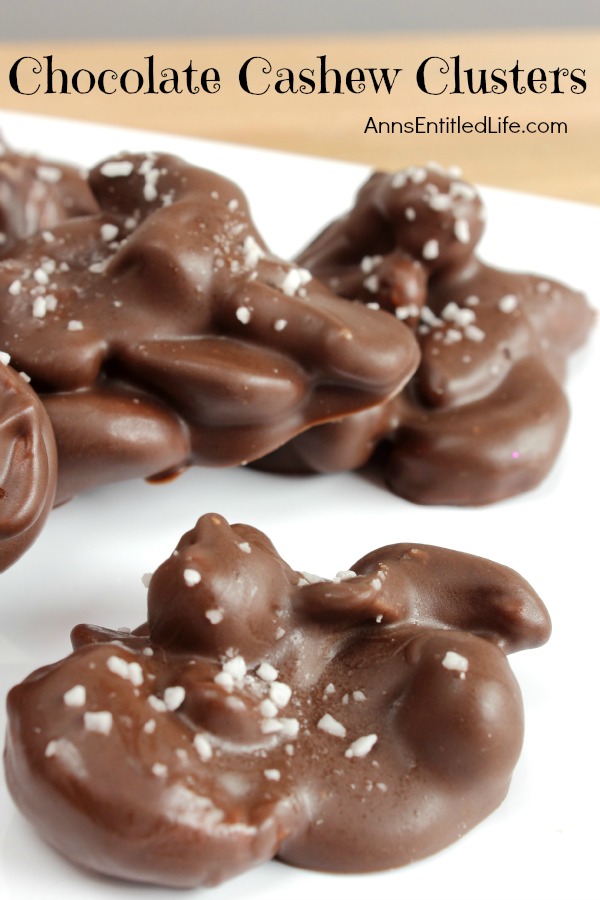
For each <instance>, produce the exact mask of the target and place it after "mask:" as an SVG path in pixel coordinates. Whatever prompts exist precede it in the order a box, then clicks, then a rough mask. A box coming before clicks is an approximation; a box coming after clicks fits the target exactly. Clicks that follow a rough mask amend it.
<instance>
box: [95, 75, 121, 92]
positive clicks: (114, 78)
mask: <svg viewBox="0 0 600 900" xmlns="http://www.w3.org/2000/svg"><path fill="white" fill-rule="evenodd" d="M107 75H110V77H111V80H112V81H117V80H118V78H119V76H118V75H117V73H116V72H115V70H114V69H104V70H103V71H102V72H100V74H99V75H98V88H99V90H100V91H102V93H103V94H116V93H117V89H116V88H115V89H114V90H112V91H109V90H108V89H107V88H106V85H105V84H104V79H105V78H106V76H107Z"/></svg>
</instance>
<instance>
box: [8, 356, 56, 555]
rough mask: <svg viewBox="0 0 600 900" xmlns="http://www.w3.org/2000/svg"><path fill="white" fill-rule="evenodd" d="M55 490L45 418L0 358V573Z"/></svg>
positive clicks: (39, 521) (30, 534) (26, 542)
mask: <svg viewBox="0 0 600 900" xmlns="http://www.w3.org/2000/svg"><path fill="white" fill-rule="evenodd" d="M4 358H5V357H3V359H4ZM55 490H56V446H55V443H54V436H53V434H52V429H51V427H50V422H49V421H48V416H47V415H46V413H45V411H44V408H43V406H42V404H41V403H40V401H39V399H38V398H37V397H36V395H35V393H34V392H33V391H32V390H31V388H30V387H29V385H28V384H27V382H26V381H25V380H24V379H23V378H22V377H21V375H19V374H18V373H17V372H16V371H15V370H14V369H12V368H11V367H10V366H9V365H8V364H7V363H6V362H5V361H0V572H3V571H4V570H5V569H7V568H8V567H9V566H11V565H12V564H13V563H14V562H15V561H16V560H17V559H18V558H19V557H20V556H21V555H22V554H23V553H24V552H25V551H26V550H27V549H28V547H30V546H31V544H32V543H33V541H34V540H35V539H36V537H37V536H38V534H39V532H40V531H41V528H42V526H43V524H44V522H45V521H46V517H47V515H48V513H49V512H50V509H51V508H52V503H53V501H54V493H55Z"/></svg>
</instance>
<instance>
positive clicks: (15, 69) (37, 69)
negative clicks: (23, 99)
mask: <svg viewBox="0 0 600 900" xmlns="http://www.w3.org/2000/svg"><path fill="white" fill-rule="evenodd" d="M27 60H31V61H32V63H33V66H32V67H31V71H32V72H33V74H34V75H41V74H42V64H41V62H40V61H39V59H36V58H35V56H20V57H19V59H17V60H15V62H14V63H13V64H12V66H11V68H10V73H9V76H8V80H9V83H10V86H11V88H12V89H13V91H16V92H17V94H26V95H27V96H28V97H31V95H32V94H37V92H38V91H39V89H40V85H39V84H38V85H37V87H36V88H35V90H33V91H24V90H23V89H22V88H21V85H20V84H19V68H20V66H21V63H23V62H26V61H27Z"/></svg>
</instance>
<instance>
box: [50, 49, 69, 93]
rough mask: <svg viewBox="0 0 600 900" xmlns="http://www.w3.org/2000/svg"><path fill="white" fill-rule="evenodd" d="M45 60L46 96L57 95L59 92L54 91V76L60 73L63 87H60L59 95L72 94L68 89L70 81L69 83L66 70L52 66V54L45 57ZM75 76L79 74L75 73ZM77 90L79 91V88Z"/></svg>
mask: <svg viewBox="0 0 600 900" xmlns="http://www.w3.org/2000/svg"><path fill="white" fill-rule="evenodd" d="M44 59H45V60H46V90H45V93H46V94H56V93H57V91H55V90H54V76H55V75H58V74H59V73H60V78H61V87H60V90H59V91H58V93H59V94H70V93H71V91H70V90H69V88H68V84H69V81H68V77H67V73H66V72H65V70H64V69H55V68H54V66H53V64H52V54H50V55H49V56H45V57H44ZM75 74H77V73H75ZM73 80H74V77H73ZM73 86H74V87H75V85H73ZM75 90H77V88H75Z"/></svg>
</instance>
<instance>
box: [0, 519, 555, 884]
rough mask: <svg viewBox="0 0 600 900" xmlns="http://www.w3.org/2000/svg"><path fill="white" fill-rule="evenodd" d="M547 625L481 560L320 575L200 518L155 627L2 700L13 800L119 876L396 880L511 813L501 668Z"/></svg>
mask: <svg viewBox="0 0 600 900" xmlns="http://www.w3.org/2000/svg"><path fill="white" fill-rule="evenodd" d="M549 629H550V624H549V619H548V615H547V612H546V610H545V608H544V606H543V604H542V603H541V601H540V600H539V598H538V597H537V595H536V594H535V593H534V591H533V590H532V588H531V587H530V586H529V585H528V584H527V583H526V582H525V581H524V580H523V579H522V578H521V577H520V576H519V575H517V574H516V573H515V572H513V571H512V570H510V569H507V568H505V567H503V566H500V565H498V564H496V563H492V562H489V561H488V560H485V559H480V558H477V557H473V556H468V555H466V554H462V553H457V552H453V551H450V550H444V549H440V548H436V547H429V546H425V545H420V544H418V545H415V544H393V545H390V546H387V547H383V548H381V549H379V550H375V551H373V552H372V553H370V554H368V555H367V556H365V557H364V558H363V559H361V560H360V561H359V562H357V563H356V564H355V565H354V566H352V568H351V569H350V570H348V571H343V572H340V573H338V575H337V576H336V577H335V578H333V579H324V578H319V577H316V576H314V575H310V574H308V573H302V572H297V571H294V570H293V569H291V568H290V567H289V566H288V565H287V564H286V563H285V562H284V561H283V560H282V559H281V557H280V556H279V555H278V553H277V551H276V550H275V548H274V546H273V544H272V543H271V542H270V541H269V539H268V538H267V537H266V536H265V535H264V534H262V533H261V532H260V531H257V530H256V529H254V528H251V527H249V526H247V525H234V526H231V527H230V526H229V525H228V524H227V522H226V521H225V520H224V519H223V518H221V517H220V516H217V515H214V514H211V515H205V516H203V517H202V518H201V519H200V520H199V521H198V523H197V525H196V526H195V528H193V529H192V530H191V531H190V532H188V533H187V534H186V535H184V536H183V538H182V539H181V541H180V542H179V544H178V546H177V549H176V550H175V551H174V553H173V554H172V555H171V557H170V558H169V559H168V560H167V561H166V562H164V563H163V564H162V565H161V566H160V567H159V568H158V569H157V570H156V571H155V572H154V574H153V575H152V577H151V580H150V584H149V591H148V621H147V623H146V624H144V625H142V626H141V627H140V628H137V629H136V630H135V631H133V632H130V633H126V632H123V631H111V630H107V629H104V628H100V627H96V626H89V625H82V626H78V627H77V628H75V630H74V632H73V645H74V648H75V649H74V652H73V653H72V654H71V655H70V656H68V657H66V658H65V659H64V660H62V661H61V662H58V663H54V664H52V665H49V666H46V667H45V668H43V669H40V670H38V671H37V672H35V673H33V674H32V675H31V676H30V677H29V678H27V679H26V680H25V681H24V682H23V683H22V684H20V685H18V686H17V687H15V688H14V689H13V690H12V691H11V692H10V695H9V698H8V710H9V730H8V737H7V744H6V753H5V763H6V773H7V778H8V784H9V787H10V790H11V793H12V795H13V797H14V800H15V802H16V804H17V806H18V807H19V808H20V809H21V810H22V812H23V813H24V814H25V815H26V816H27V817H28V818H29V819H30V820H31V822H32V823H33V824H34V826H35V827H36V828H37V829H38V831H39V832H40V833H41V834H42V836H43V837H44V838H45V839H46V840H47V841H48V842H49V843H50V844H52V845H53V846H54V847H56V848H57V849H58V850H59V851H60V852H61V853H63V854H64V855H65V856H66V857H68V858H69V859H71V860H72V861H73V862H75V863H77V864H79V865H81V866H84V867H86V868H89V869H92V870H94V871H96V872H102V873H105V874H109V875H113V876H117V877H120V878H126V879H132V880H135V881H142V882H153V883H158V884H163V885H172V886H178V887H189V886H194V885H214V884H217V883H219V882H221V881H223V880H224V879H226V878H230V877H232V876H234V875H236V874H238V873H240V872H243V871H244V870H246V869H248V868H250V867H251V866H255V865H257V864H259V863H261V862H263V861H265V860H269V859H271V858H273V857H276V858H277V859H280V860H282V861H284V862H287V863H290V864H292V865H296V866H301V867H306V868H311V869H319V870H325V871H334V872H364V871H373V870H378V869H386V868H390V867H394V866H399V865H403V864H405V863H409V862H411V861H413V860H416V859H419V858H421V857H424V856H426V855H428V854H431V853H433V852H435V851H437V850H439V849H440V848H442V847H445V846H446V845H448V844H449V843H451V842H453V841H455V840H457V839H458V838H459V837H460V836H461V835H463V834H464V833H465V832H466V831H468V830H469V829H470V828H472V827H473V826H474V825H476V824H477V823H478V822H479V821H480V820H481V819H483V818H484V817H485V816H487V815H488V814H489V813H490V812H491V811H492V810H493V809H494V808H495V807H497V806H498V804H499V803H501V802H502V800H503V798H504V796H505V794H506V792H507V789H508V786H509V782H510V778H511V773H512V770H513V767H514V765H515V762H516V761H517V758H518V756H519V753H520V749H521V743H522V739H523V710H522V701H521V696H520V692H519V687H518V685H517V682H516V680H515V678H514V676H513V674H512V672H511V669H510V667H509V665H508V663H507V659H506V654H507V653H510V652H513V651H516V650H521V649H524V648H527V647H535V646H538V645H540V644H541V643H543V642H544V641H545V640H546V639H547V637H548V635H549Z"/></svg>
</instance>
